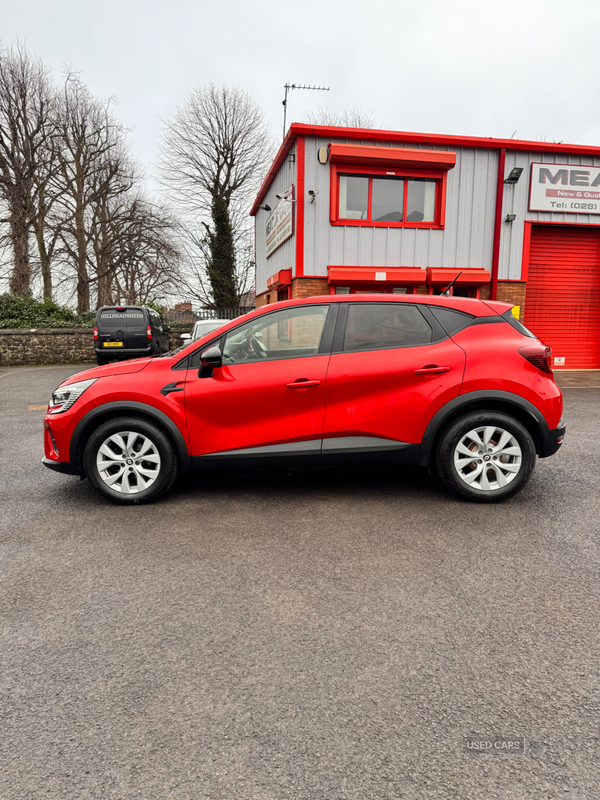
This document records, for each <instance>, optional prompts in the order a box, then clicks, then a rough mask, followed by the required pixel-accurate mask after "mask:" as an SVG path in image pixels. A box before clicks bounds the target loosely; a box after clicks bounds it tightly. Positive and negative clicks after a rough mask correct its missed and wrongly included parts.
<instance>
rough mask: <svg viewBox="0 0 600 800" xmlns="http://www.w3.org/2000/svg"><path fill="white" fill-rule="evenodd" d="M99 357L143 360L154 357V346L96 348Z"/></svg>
mask: <svg viewBox="0 0 600 800" xmlns="http://www.w3.org/2000/svg"><path fill="white" fill-rule="evenodd" d="M94 350H95V351H96V355H97V356H134V357H136V358H143V357H144V356H149V355H152V345H151V344H150V345H148V347H136V348H134V349H130V348H125V347H95V348H94Z"/></svg>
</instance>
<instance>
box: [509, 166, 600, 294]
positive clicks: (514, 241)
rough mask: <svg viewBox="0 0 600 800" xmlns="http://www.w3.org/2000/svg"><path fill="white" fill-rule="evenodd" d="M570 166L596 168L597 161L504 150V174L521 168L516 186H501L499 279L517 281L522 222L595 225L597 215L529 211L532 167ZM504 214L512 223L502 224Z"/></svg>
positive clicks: (519, 268) (521, 256)
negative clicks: (510, 218) (510, 216)
mask: <svg viewBox="0 0 600 800" xmlns="http://www.w3.org/2000/svg"><path fill="white" fill-rule="evenodd" d="M535 163H537V164H572V165H573V166H583V165H585V166H590V167H600V158H590V157H587V156H578V155H567V154H564V155H563V154H562V153H522V152H518V151H508V152H507V153H506V172H505V176H506V175H508V174H509V173H510V171H511V169H512V168H513V167H523V174H522V175H521V178H520V180H519V182H518V183H517V184H515V185H514V186H510V185H508V184H505V186H504V198H503V202H502V220H503V222H502V229H501V233H500V260H499V264H498V277H499V278H500V280H513V281H514V280H520V279H521V265H522V261H523V236H524V232H525V221H526V220H530V221H534V222H561V223H564V222H566V223H569V222H570V223H578V224H585V225H599V224H600V215H596V214H564V213H552V212H549V211H529V210H528V209H529V183H530V181H531V165H532V164H535ZM507 214H516V217H517V218H516V219H515V221H514V222H511V223H506V222H504V220H505V219H506V215H507Z"/></svg>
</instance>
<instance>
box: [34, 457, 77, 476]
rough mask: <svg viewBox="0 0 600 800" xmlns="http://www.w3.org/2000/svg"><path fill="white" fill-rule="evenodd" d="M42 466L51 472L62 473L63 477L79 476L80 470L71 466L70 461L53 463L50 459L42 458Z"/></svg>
mask: <svg viewBox="0 0 600 800" xmlns="http://www.w3.org/2000/svg"><path fill="white" fill-rule="evenodd" d="M42 464H43V465H44V466H45V467H48V469H51V470H52V471H53V472H62V473H63V475H80V474H81V470H79V469H78V468H77V467H75V466H73V465H72V464H71V462H70V461H53V460H52V459H51V458H45V457H44V458H42Z"/></svg>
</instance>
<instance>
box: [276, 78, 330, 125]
mask: <svg viewBox="0 0 600 800" xmlns="http://www.w3.org/2000/svg"><path fill="white" fill-rule="evenodd" d="M283 88H284V89H285V97H284V98H283V100H282V102H281V104H282V106H283V138H284V139H285V120H286V116H287V103H288V92H291V90H292V89H306V90H308V91H311V92H328V91H329V86H309V85H308V84H306V83H286V84H285V86H284V87H283Z"/></svg>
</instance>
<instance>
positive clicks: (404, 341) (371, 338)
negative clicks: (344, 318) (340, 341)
mask: <svg viewBox="0 0 600 800" xmlns="http://www.w3.org/2000/svg"><path fill="white" fill-rule="evenodd" d="M431 341H432V330H431V327H430V325H429V323H428V322H427V320H426V319H425V317H424V316H423V315H422V314H421V312H420V311H419V309H418V308H417V307H416V306H411V305H408V304H404V303H402V304H400V303H353V304H352V305H350V307H349V308H348V322H347V324H346V334H345V337H344V350H348V351H356V350H382V349H386V348H389V347H407V346H415V345H421V344H429V343H430V342H431Z"/></svg>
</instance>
